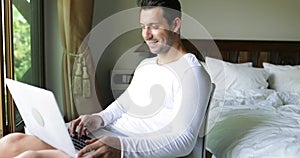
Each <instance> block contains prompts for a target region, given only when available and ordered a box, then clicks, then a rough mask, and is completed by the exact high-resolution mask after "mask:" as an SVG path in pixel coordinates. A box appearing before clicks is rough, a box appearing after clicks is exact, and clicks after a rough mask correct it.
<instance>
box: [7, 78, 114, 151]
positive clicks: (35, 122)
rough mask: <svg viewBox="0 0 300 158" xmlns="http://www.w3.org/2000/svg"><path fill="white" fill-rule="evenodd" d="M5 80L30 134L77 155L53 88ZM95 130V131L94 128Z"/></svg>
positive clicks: (99, 133)
mask: <svg viewBox="0 0 300 158" xmlns="http://www.w3.org/2000/svg"><path fill="white" fill-rule="evenodd" d="M5 83H6V85H7V87H8V89H9V91H10V93H11V95H12V97H13V99H14V101H15V103H16V106H17V108H18V110H19V112H20V114H21V116H22V118H23V120H24V123H25V126H26V129H27V130H28V131H29V132H30V134H32V135H34V136H36V137H38V138H39V139H41V140H43V141H44V142H46V143H48V144H49V145H51V146H53V147H54V148H56V149H59V150H61V151H63V152H65V153H66V154H68V155H70V156H71V157H75V155H76V153H77V150H76V149H75V147H74V145H73V142H72V139H71V137H70V135H69V132H68V130H67V126H66V124H65V122H64V120H63V117H62V114H61V112H60V110H59V107H58V104H57V102H56V99H55V96H54V94H53V93H52V92H51V91H48V90H45V89H42V88H38V87H34V86H31V85H29V84H25V83H21V82H18V81H15V80H11V79H6V80H5ZM103 132H104V133H103ZM93 134H95V133H94V132H93ZM96 134H97V135H98V136H99V135H115V134H113V133H110V132H109V131H102V132H101V131H98V132H96Z"/></svg>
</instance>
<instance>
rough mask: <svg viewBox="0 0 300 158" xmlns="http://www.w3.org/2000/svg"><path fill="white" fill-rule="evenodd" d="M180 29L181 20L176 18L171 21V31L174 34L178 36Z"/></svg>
mask: <svg viewBox="0 0 300 158" xmlns="http://www.w3.org/2000/svg"><path fill="white" fill-rule="evenodd" d="M180 27H181V19H180V18H178V17H176V18H175V19H174V20H173V24H172V28H171V30H172V31H173V32H176V33H178V34H179V31H180Z"/></svg>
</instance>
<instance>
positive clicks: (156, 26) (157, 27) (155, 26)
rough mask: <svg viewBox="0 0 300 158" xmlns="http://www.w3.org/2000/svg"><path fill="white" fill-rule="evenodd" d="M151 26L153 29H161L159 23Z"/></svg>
mask: <svg viewBox="0 0 300 158" xmlns="http://www.w3.org/2000/svg"><path fill="white" fill-rule="evenodd" d="M151 28H152V29H159V26H158V25H151Z"/></svg>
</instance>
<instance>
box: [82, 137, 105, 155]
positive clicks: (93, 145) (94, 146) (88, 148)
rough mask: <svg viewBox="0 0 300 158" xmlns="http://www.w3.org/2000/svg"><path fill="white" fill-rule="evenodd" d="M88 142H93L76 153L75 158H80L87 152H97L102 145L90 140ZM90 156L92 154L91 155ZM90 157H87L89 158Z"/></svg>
mask: <svg viewBox="0 0 300 158" xmlns="http://www.w3.org/2000/svg"><path fill="white" fill-rule="evenodd" d="M90 141H94V142H93V143H91V144H89V145H86V146H85V147H84V148H83V149H81V150H80V151H79V152H78V153H77V156H78V157H80V156H82V155H84V154H85V153H88V152H91V151H94V150H98V149H99V148H101V147H102V146H103V145H104V144H103V143H102V142H101V141H97V139H96V141H95V140H94V139H93V140H90ZM91 155H92V154H91ZM89 156H90V155H88V157H89Z"/></svg>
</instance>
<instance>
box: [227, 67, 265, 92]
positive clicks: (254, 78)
mask: <svg viewBox="0 0 300 158" xmlns="http://www.w3.org/2000/svg"><path fill="white" fill-rule="evenodd" d="M224 68H225V89H226V90H228V89H234V90H254V89H266V88H267V87H268V82H267V79H268V77H269V73H268V72H267V71H266V70H264V69H262V68H254V67H246V66H236V65H229V64H226V65H225V66H224Z"/></svg>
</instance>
